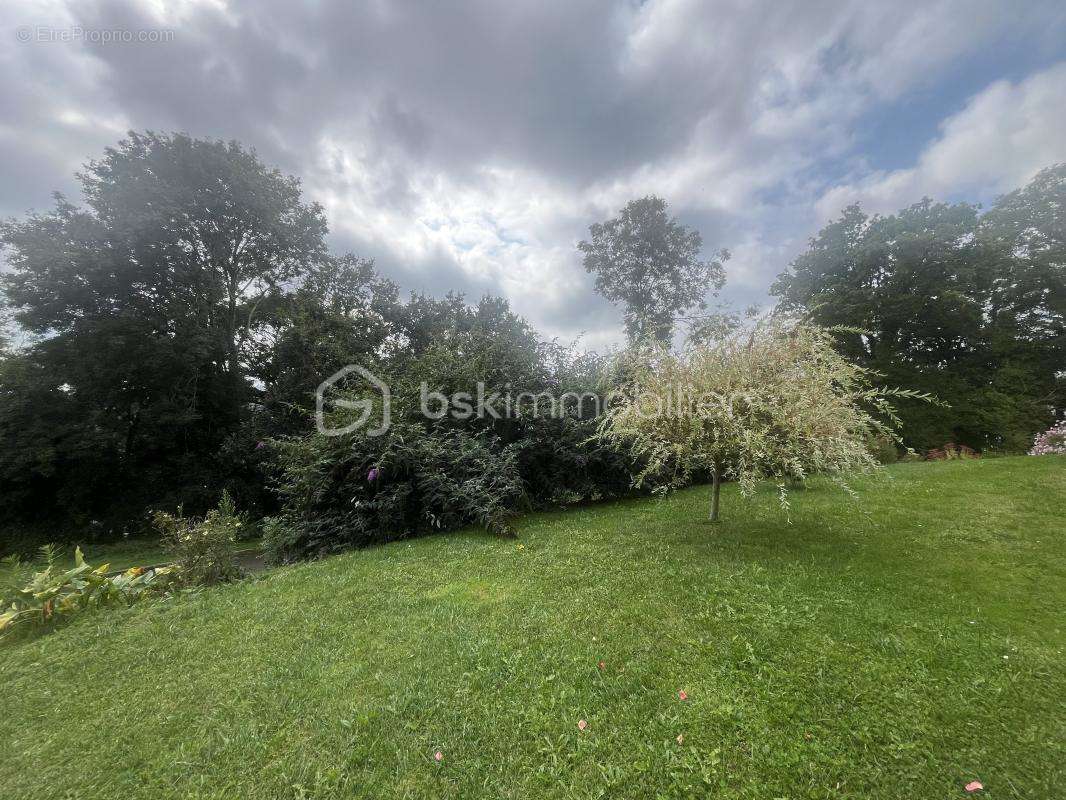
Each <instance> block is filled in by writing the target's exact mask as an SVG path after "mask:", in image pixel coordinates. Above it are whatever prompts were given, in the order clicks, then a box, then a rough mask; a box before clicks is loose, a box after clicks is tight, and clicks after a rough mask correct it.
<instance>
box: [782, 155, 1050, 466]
mask: <svg viewBox="0 0 1066 800" xmlns="http://www.w3.org/2000/svg"><path fill="white" fill-rule="evenodd" d="M773 291H774V293H775V294H776V295H777V296H778V297H780V298H781V304H782V306H783V307H784V308H785V309H791V310H802V311H804V312H805V313H807V314H808V315H809V317H810V319H811V320H813V321H814V322H817V323H819V324H822V325H830V326H832V325H845V326H850V327H852V328H855V329H856V332H855V333H852V334H850V335H848V336H845V337H842V339H841V345H840V346H841V352H843V353H844V354H845V355H847V356H848V357H850V358H854V359H856V360H857V361H859V362H860V363H861V364H863V365H864V366H866V367H869V368H872V369H875V370H877V371H878V372H880V373H882V374H883V375H884V376H885V380H886V381H887V382H889V383H892V384H898V385H902V386H909V387H914V388H917V389H920V390H923V391H926V392H930V393H933V394H936V396H937V397H939V398H940V399H941V400H943V401H945V405H929V404H922V403H915V402H910V401H906V400H905V401H903V402H901V403H900V410H899V413H900V418H901V419H902V420H903V423H904V426H903V438H904V441H905V442H906V443H907V444H908V445H910V446H913V447H915V448H917V449H921V450H927V449H930V448H939V447H941V446H942V445H944V444H945V443H947V442H954V443H962V444H966V445H968V446H970V447H972V448H975V449H977V450H983V449H989V448H993V449H999V450H1004V451H1012V452H1022V451H1024V450H1025V449H1026V448H1027V447H1028V445H1029V442H1030V441H1031V440H1032V436H1033V434H1034V433H1035V432H1036V431H1038V430H1042V429H1044V428H1046V427H1047V425H1048V424H1049V423H1050V422H1051V420H1052V419H1053V414H1054V410H1055V409H1056V408H1062V407H1063V406H1064V405H1066V374H1064V373H1063V368H1064V365H1066V165H1058V166H1055V167H1051V168H1049V169H1046V170H1044V171H1042V172H1041V173H1040V174H1039V175H1037V176H1036V178H1034V179H1033V181H1032V182H1031V183H1030V184H1029V185H1028V186H1026V187H1024V188H1022V189H1019V190H1018V191H1015V192H1012V193H1010V194H1008V195H1006V196H1005V197H1002V198H1000V199H999V200H998V201H997V202H996V204H995V205H994V206H993V207H992V208H991V209H989V210H988V211H987V212H984V213H981V211H980V210H979V208H978V207H976V206H973V205H970V204H968V203H957V204H953V205H952V204H946V203H936V202H933V201H931V200H928V199H926V200H923V201H922V202H920V203H917V204H915V205H913V206H911V207H910V208H907V209H904V210H902V211H900V212H899V213H898V214H894V215H890V216H887V217H882V216H877V215H874V216H872V217H871V216H868V215H867V214H865V213H863V212H862V210H861V209H860V208H859V207H858V206H850V207H848V208H847V209H845V210H844V212H843V214H842V216H841V217H840V219H839V220H836V221H835V222H832V223H831V224H829V225H828V226H826V227H825V228H824V229H823V230H822V231H821V232H820V233H819V234H818V236H817V237H815V238H814V239H813V240H812V241H811V243H810V247H809V249H808V250H807V252H806V253H804V254H803V255H802V256H800V257H799V258H798V259H796V261H795V262H793V264H792V265H791V268H790V269H789V270H788V271H787V272H785V273H784V274H783V275H781V277H780V278H779V279H778V281H777V283H776V284H775V286H774V290H773ZM859 331H861V332H859Z"/></svg>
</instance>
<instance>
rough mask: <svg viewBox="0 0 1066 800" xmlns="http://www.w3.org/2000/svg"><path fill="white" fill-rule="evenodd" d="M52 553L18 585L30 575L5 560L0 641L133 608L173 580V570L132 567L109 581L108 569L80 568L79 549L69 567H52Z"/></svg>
mask: <svg viewBox="0 0 1066 800" xmlns="http://www.w3.org/2000/svg"><path fill="white" fill-rule="evenodd" d="M57 552H58V551H57V550H56V549H55V548H54V547H51V546H46V547H44V548H42V553H43V555H44V557H45V560H46V562H45V568H44V569H43V570H41V571H40V572H37V573H34V574H33V575H32V577H29V578H28V580H25V582H23V578H24V577H25V575H26V574H27V573H28V572H29V570H28V569H27V568H26V567H25V565H23V564H22V563H21V562H20V561H19V560H18V558H16V557H13V558H10V559H6V560H5V565H4V573H5V580H4V585H3V587H2V589H3V592H4V595H3V604H2V606H0V608H2V610H0V637H4V638H7V637H9V636H14V635H17V634H20V633H27V632H43V631H46V630H51V629H52V628H54V627H56V626H57V625H59V624H60V623H62V622H65V621H66V620H68V619H70V618H71V617H73V616H75V615H77V614H80V613H83V612H85V611H88V610H90V609H94V608H102V607H106V606H115V605H132V604H133V603H135V602H136V601H138V600H141V599H143V598H145V597H148V596H153V595H159V594H162V593H164V592H165V591H167V590H168V589H169V588H171V587H172V586H173V585H174V584H175V583H176V582H177V580H178V578H179V575H180V571H179V570H178V569H177V568H173V567H161V568H159V569H144V568H143V567H134V568H133V569H129V570H126V571H125V572H123V573H121V574H119V575H114V576H109V575H107V570H108V567H109V566H110V565H108V564H104V565H102V566H99V567H96V568H95V569H94V568H93V567H91V566H90V565H89V564H87V563H85V559H84V558H83V557H82V553H81V548H80V547H79V548H77V549H75V551H74V566H73V567H72V568H71V569H67V570H62V569H60V568H59V567H58V566H57V563H56V562H57V557H56V554H57Z"/></svg>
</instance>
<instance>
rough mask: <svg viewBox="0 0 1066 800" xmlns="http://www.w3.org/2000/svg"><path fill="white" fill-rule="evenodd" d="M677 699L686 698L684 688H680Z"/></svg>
mask: <svg viewBox="0 0 1066 800" xmlns="http://www.w3.org/2000/svg"><path fill="white" fill-rule="evenodd" d="M677 699H678V700H688V695H687V694H685V690H684V689H682V690H681V691H680V692H678V693H677Z"/></svg>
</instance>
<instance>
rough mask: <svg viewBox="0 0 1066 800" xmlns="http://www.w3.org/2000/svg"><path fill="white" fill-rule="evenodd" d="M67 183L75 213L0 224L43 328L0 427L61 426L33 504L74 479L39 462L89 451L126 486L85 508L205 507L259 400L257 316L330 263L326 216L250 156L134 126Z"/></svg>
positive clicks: (14, 279) (27, 314)
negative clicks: (219, 457)
mask: <svg viewBox="0 0 1066 800" xmlns="http://www.w3.org/2000/svg"><path fill="white" fill-rule="evenodd" d="M79 179H80V182H81V186H82V191H83V193H84V197H85V204H84V206H83V207H78V206H75V205H74V204H73V203H71V202H68V201H67V200H66V199H64V198H63V197H61V196H58V195H57V198H56V206H55V209H54V210H53V211H51V212H49V213H43V214H32V215H29V216H28V217H26V218H24V219H22V220H8V221H5V222H3V223H0V247H3V249H4V251H5V255H6V257H7V261H8V264H9V266H10V268H11V271H10V273H9V274H7V275H5V276H3V289H4V293H5V296H6V300H7V302H8V303H9V305H10V306H11V307H12V308H13V309H14V310H15V312H16V314H15V316H16V320H17V322H18V324H19V325H21V326H22V328H23V329H24V330H26V331H28V332H30V333H31V334H34V335H35V336H36V339H37V341H36V342H35V343H34V344H33V345H32V346H31V347H29V348H27V349H26V352H25V353H24V354H23V355H22V356H21V358H23V359H24V361H25V363H24V365H23V367H21V368H20V369H19V373H20V374H21V375H23V376H26V378H25V380H27V381H29V380H30V379H31V378H32V382H33V386H34V387H35V388H34V390H33V391H22V392H16V393H12V394H11V395H9V396H8V397H7V399H6V401H5V408H6V412H5V413H7V414H8V422H4V421H2V420H0V426H3V427H4V428H5V430H8V431H10V430H12V429H13V427H15V425H16V422H17V420H18V419H21V418H25V417H27V415H28V416H30V417H33V418H35V419H46V418H49V415H51V416H52V417H53V418H62V419H66V420H69V421H71V423H72V424H71V425H70V426H69V427H67V428H65V429H63V430H52V431H51V435H52V437H53V438H57V440H58V444H61V445H62V446H61V447H54V448H50V449H41V450H39V455H40V463H39V464H38V470H37V471H38V473H39V474H40V475H42V476H51V477H49V479H48V482H46V484H42V488H41V489H40V491H39V492H38V493H37V494H36V495H35V497H36V499H35V500H34V501H33V502H31V503H30V506H29V507H30V508H33V507H34V506H36V507H38V508H40V507H49V508H51V507H52V505H51V504H50V503H49V502H48V501H49V500H51V499H52V498H55V497H57V496H58V497H62V496H63V495H64V492H67V491H68V490H70V489H71V487H68V486H65V485H64V484H63V483H61V481H62V480H63V479H62V475H63V470H62V469H60V468H59V467H60V465H59V464H58V462H57V463H51V464H48V463H46V462H47V461H48V459H51V458H58V457H59V456H58V454H60V453H62V452H75V451H82V450H84V449H85V448H91V449H92V451H93V452H94V453H97V454H98V455H97V456H96V457H95V459H94V460H93V463H97V464H100V463H106V464H108V465H110V469H109V471H107V472H105V473H104V474H103V477H106V480H107V481H108V482H110V483H111V484H112V485H114V486H116V487H121V489H118V490H113V491H112V492H105V493H98V494H96V495H95V496H94V498H93V503H92V506H93V507H92V508H88V509H86V508H82V509H81V511H82V512H85V513H93V514H95V513H98V512H99V511H100V506H101V505H104V504H106V502H107V501H109V500H114V499H115V498H116V497H122V498H124V499H127V500H129V501H130V502H131V503H133V502H135V500H134V498H136V500H138V501H139V500H149V499H151V498H158V497H159V496H161V495H164V494H167V493H174V494H176V497H174V500H176V501H178V502H180V501H182V500H184V501H187V502H188V505H189V506H190V508H195V507H196V506H197V505H210V504H213V503H214V499H215V497H214V495H215V492H216V489H215V485H216V482H215V475H214V472H213V469H214V465H213V461H214V458H215V455H216V454H217V452H218V448H219V446H220V443H221V442H222V441H223V440H224V439H225V438H226V436H227V435H228V434H229V433H230V432H231V431H233V430H234V429H235V428H236V426H237V425H238V424H239V422H240V418H241V415H242V414H243V413H244V410H245V409H246V408H247V405H248V402H249V400H251V399H252V398H253V397H254V396H255V395H256V388H255V385H254V384H253V382H252V380H251V379H250V375H249V372H250V365H249V358H250V356H251V354H252V353H253V352H254V350H255V338H256V332H257V330H258V329H259V328H260V327H261V326H262V325H264V324H265V321H264V317H263V315H262V311H263V309H264V308H266V307H267V306H268V305H269V304H270V302H271V301H272V300H273V299H274V298H276V297H278V296H280V295H281V294H283V293H284V292H285V291H287V288H288V286H289V284H290V283H291V282H292V281H293V280H294V279H295V278H296V277H297V275H298V274H299V273H301V272H303V271H306V270H309V269H312V268H314V267H316V266H317V265H321V264H323V263H324V262H325V261H326V259H327V253H326V248H325V243H324V236H325V233H326V223H325V218H324V216H323V214H322V211H321V209H320V208H319V207H318V206H317V205H315V204H310V205H308V204H304V203H303V202H302V201H301V197H300V187H299V182H298V181H297V180H296V179H295V178H291V177H286V176H283V175H281V173H279V172H278V171H277V170H273V169H269V168H267V167H266V166H264V165H263V164H262V163H261V162H260V161H259V159H258V157H257V156H256V154H255V153H254V152H253V151H248V150H245V149H244V148H242V147H241V146H240V145H238V144H237V143H225V142H220V141H207V140H197V139H192V138H190V137H188V136H186V135H184V134H174V135H159V134H154V133H146V134H138V133H130V134H129V137H128V138H127V139H125V140H123V141H121V142H120V143H119V144H118V145H117V146H116V147H114V148H108V149H107V150H106V152H105V154H104V157H103V158H102V159H101V160H99V161H92V162H90V163H89V164H88V165H87V166H86V168H85V170H84V171H83V172H82V173H81V174H80V175H79ZM29 398H38V399H42V400H43V401H44V402H46V404H47V406H48V409H45V408H38V409H37V410H36V411H35V410H34V409H33V408H29V407H24V404H25V403H27V402H29ZM71 409H76V412H77V416H73V415H71V414H70V413H69V412H70V410H71ZM78 420H80V422H78ZM75 422H77V424H74V423H75ZM79 442H80V443H81V444H78V443H79ZM6 444H7V441H5V445H6ZM0 480H2V481H3V482H4V485H5V486H6V485H9V481H15V482H18V481H20V480H22V479H21V478H20V476H18V475H15V474H11V473H5V474H2V475H0ZM57 481H60V482H59V483H57ZM68 510H70V509H68Z"/></svg>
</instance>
